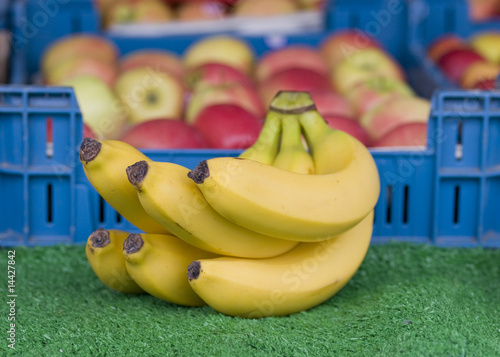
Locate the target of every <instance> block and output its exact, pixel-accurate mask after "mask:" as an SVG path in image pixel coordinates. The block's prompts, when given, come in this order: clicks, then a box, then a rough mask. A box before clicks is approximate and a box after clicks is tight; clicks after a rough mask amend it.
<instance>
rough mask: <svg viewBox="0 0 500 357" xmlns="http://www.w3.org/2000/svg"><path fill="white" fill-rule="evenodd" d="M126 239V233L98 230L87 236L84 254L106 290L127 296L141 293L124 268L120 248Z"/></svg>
mask: <svg viewBox="0 0 500 357" xmlns="http://www.w3.org/2000/svg"><path fill="white" fill-rule="evenodd" d="M127 237H128V232H124V231H120V230H115V229H110V230H104V229H102V228H100V229H98V230H96V231H94V232H93V233H92V234H91V235H90V236H89V238H88V240H87V245H86V246H85V254H86V255H87V260H88V261H89V264H90V266H91V267H92V270H93V271H94V273H95V274H96V275H97V277H98V278H99V279H100V280H101V281H102V282H103V283H104V285H106V286H107V287H108V288H110V289H113V290H116V291H119V292H122V293H128V294H138V293H143V292H144V290H142V289H141V287H140V286H139V285H137V283H136V282H135V281H134V280H133V279H132V278H131V277H130V275H129V274H128V272H127V269H126V267H125V258H124V257H123V253H122V247H123V242H124V241H125V239H126V238H127Z"/></svg>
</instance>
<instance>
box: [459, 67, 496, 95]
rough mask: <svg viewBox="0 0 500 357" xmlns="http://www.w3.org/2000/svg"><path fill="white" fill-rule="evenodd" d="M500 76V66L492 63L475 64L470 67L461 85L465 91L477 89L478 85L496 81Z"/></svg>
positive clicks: (462, 78)
mask: <svg viewBox="0 0 500 357" xmlns="http://www.w3.org/2000/svg"><path fill="white" fill-rule="evenodd" d="M499 75H500V65H499V64H495V63H491V62H474V63H472V64H471V65H470V66H468V67H467V68H466V69H465V71H464V73H463V75H462V77H461V78H460V85H461V86H462V87H463V88H465V89H472V88H475V87H476V86H477V85H478V83H485V82H487V81H493V82H494V81H495V80H496V79H497V78H498V76H499Z"/></svg>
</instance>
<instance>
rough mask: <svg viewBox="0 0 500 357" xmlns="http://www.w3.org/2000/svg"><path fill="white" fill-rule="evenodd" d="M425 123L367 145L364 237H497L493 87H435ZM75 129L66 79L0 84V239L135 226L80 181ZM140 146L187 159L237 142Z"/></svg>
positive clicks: (74, 235) (3, 242) (70, 239)
mask: <svg viewBox="0 0 500 357" xmlns="http://www.w3.org/2000/svg"><path fill="white" fill-rule="evenodd" d="M48 120H49V121H52V130H53V144H48V143H47V138H48V137H49V138H50V136H51V135H50V133H48V130H50V129H48V128H50V126H47V121H48ZM428 128H429V130H428V145H427V147H426V148H425V149H422V150H393V149H391V150H384V149H372V150H371V152H372V154H373V156H374V159H375V161H376V163H377V167H378V168H379V173H380V177H381V185H382V190H381V195H380V199H379V201H378V203H377V206H376V209H375V225H374V233H373V240H372V242H373V243H384V242H387V241H389V240H396V241H413V242H420V243H428V244H435V245H439V246H484V247H500V219H499V218H500V217H499V214H498V212H499V211H500V200H499V197H500V93H496V94H495V93H486V92H477V93H472V92H463V91H456V92H447V91H444V92H438V93H436V95H435V96H434V97H433V99H432V110H431V114H430V118H429V127H428ZM81 139H82V119H81V114H80V110H79V108H78V103H77V101H76V99H75V96H74V93H73V91H72V89H70V88H46V87H17V86H3V87H0V197H1V203H2V204H1V205H0V246H17V245H27V246H33V245H50V244H56V243H68V244H69V243H81V242H84V241H86V239H87V237H88V235H89V234H90V233H91V232H92V231H94V230H95V229H97V228H98V227H104V228H107V229H111V228H116V229H124V230H130V231H137V230H136V229H135V228H134V227H133V226H132V225H131V224H130V223H128V222H127V221H125V220H124V219H123V218H122V217H120V215H118V214H117V212H116V211H115V210H114V209H113V208H112V207H111V206H109V205H108V204H107V203H106V202H104V200H102V198H100V196H99V195H98V193H97V192H96V191H95V190H94V188H93V187H92V186H91V185H90V184H89V183H88V181H87V179H86V177H85V175H84V173H83V169H82V167H81V164H80V162H79V160H78V150H79V145H80V143H81ZM52 145H53V154H50V153H51V151H50V150H47V148H48V147H51V146H52ZM144 153H145V154H146V155H148V156H149V157H150V158H151V159H153V160H157V161H169V162H175V163H178V164H181V165H184V166H186V167H188V168H191V169H192V168H194V167H195V166H196V165H197V164H198V162H199V161H201V160H204V159H208V158H211V157H217V156H236V155H238V154H239V153H240V151H238V150H229V151H228V150H213V149H205V150H148V151H144Z"/></svg>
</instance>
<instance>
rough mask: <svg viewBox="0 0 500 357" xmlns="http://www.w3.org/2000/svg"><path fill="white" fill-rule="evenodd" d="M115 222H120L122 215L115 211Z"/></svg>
mask: <svg viewBox="0 0 500 357" xmlns="http://www.w3.org/2000/svg"><path fill="white" fill-rule="evenodd" d="M116 223H122V215H121V214H120V213H118V212H116Z"/></svg>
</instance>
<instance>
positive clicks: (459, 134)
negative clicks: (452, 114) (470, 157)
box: [455, 121, 464, 161]
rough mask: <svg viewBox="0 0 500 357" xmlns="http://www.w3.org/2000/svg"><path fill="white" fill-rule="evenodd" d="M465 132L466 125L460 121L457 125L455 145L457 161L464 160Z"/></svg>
mask: <svg viewBox="0 0 500 357" xmlns="http://www.w3.org/2000/svg"><path fill="white" fill-rule="evenodd" d="M463 131H464V123H463V121H459V122H458V125H457V143H456V144H455V159H456V160H457V161H460V160H462V158H463V156H464V147H463V144H462V139H463Z"/></svg>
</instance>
